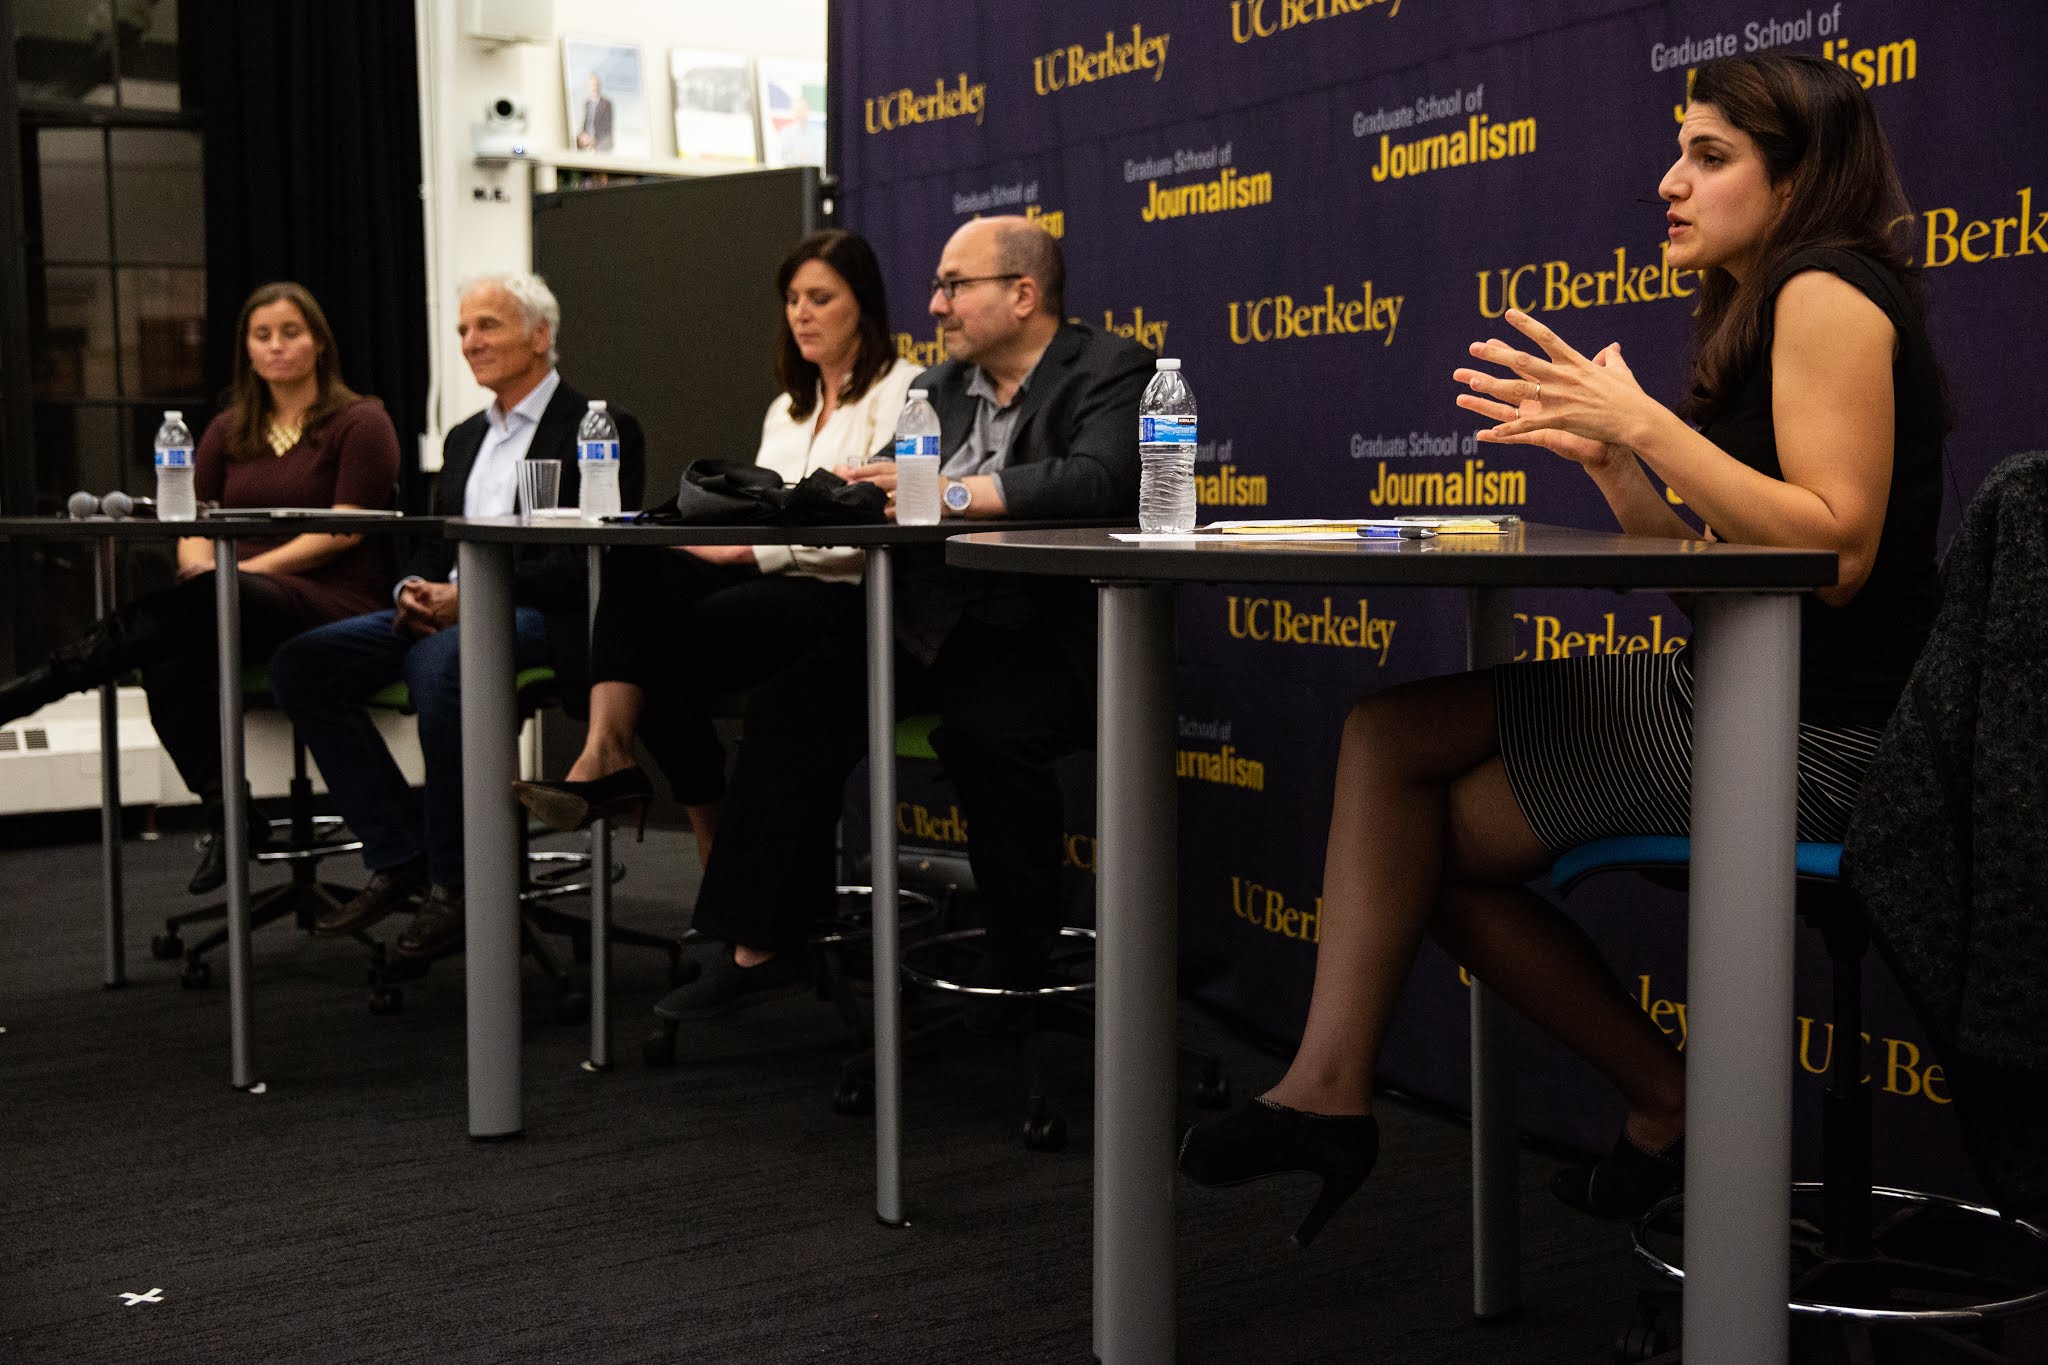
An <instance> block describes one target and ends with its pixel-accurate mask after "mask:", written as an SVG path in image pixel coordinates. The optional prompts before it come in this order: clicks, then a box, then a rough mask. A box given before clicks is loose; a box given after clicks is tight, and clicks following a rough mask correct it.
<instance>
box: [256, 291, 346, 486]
mask: <svg viewBox="0 0 2048 1365" xmlns="http://www.w3.org/2000/svg"><path fill="white" fill-rule="evenodd" d="M279 302H284V303H289V304H291V305H292V306H293V307H295V308H297V309H298V310H299V316H301V317H303V318H304V319H305V320H306V330H307V331H308V332H311V333H312V334H313V343H314V345H316V346H318V347H319V354H318V355H317V356H316V357H315V358H314V361H313V377H314V378H315V379H316V380H318V381H319V385H320V388H319V392H318V393H317V394H316V395H315V396H314V398H313V406H312V407H310V408H308V409H306V415H305V417H304V418H303V419H302V420H301V421H300V423H299V434H300V439H302V440H303V439H305V438H307V437H310V436H311V435H312V434H313V433H314V431H316V430H317V429H318V428H319V426H320V424H321V423H323V422H325V421H326V420H327V419H328V418H330V417H332V416H333V415H334V414H335V413H337V412H340V411H341V410H342V409H343V408H345V407H347V406H348V405H349V404H350V403H353V402H355V401H356V399H357V398H359V397H360V396H361V395H359V394H358V393H356V391H355V390H354V389H351V388H350V387H349V386H348V385H346V384H344V383H342V382H341V358H340V356H339V355H337V354H336V353H335V345H334V329H333V328H331V327H329V326H328V325H327V314H325V313H323V312H321V311H320V304H319V301H318V300H316V299H315V298H314V297H313V293H312V291H311V290H309V289H307V288H306V286H304V285H303V284H295V283H293V282H292V281H290V280H278V281H275V282H273V283H270V284H264V285H258V286H257V287H256V291H255V292H254V293H252V294H251V295H249V297H248V299H247V300H246V301H245V302H244V303H243V304H242V315H241V316H240V317H239V318H236V319H235V381H234V385H233V387H232V388H231V389H230V390H229V393H228V412H229V417H228V440H227V455H228V458H229V459H230V460H254V459H260V458H264V457H267V456H269V455H271V454H273V453H274V452H273V451H272V450H271V448H270V438H269V436H268V434H267V433H268V431H269V428H270V416H271V413H270V385H268V384H266V383H264V382H263V377H262V376H261V375H259V374H257V373H256V368H255V366H253V365H251V364H250V363H249V316H250V314H252V313H254V312H255V311H256V310H257V309H258V308H268V307H269V306H270V305H271V304H273V303H279Z"/></svg>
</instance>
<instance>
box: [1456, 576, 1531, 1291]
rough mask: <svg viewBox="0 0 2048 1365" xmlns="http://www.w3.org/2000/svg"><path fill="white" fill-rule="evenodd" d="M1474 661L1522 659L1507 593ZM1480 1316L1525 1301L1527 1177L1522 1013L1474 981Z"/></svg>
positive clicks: (1471, 643) (1484, 598)
mask: <svg viewBox="0 0 2048 1365" xmlns="http://www.w3.org/2000/svg"><path fill="white" fill-rule="evenodd" d="M1467 612H1468V615H1467V618H1466V632H1467V654H1466V657H1467V660H1468V662H1469V664H1470V666H1471V667H1472V668H1475V669H1477V668H1491V667H1493V666H1494V665H1495V664H1504V663H1507V662H1508V661H1509V660H1511V659H1513V658H1514V656H1515V632H1514V618H1513V616H1512V615H1510V603H1509V599H1508V594H1507V593H1506V591H1504V590H1502V589H1497V588H1475V589H1473V590H1472V591H1471V592H1470V594H1469V601H1468V603H1467ZM1471 989H1472V1002H1471V1012H1472V1312H1473V1314H1474V1316H1476V1317H1481V1318H1496V1317H1502V1316H1504V1315H1506V1314H1508V1313H1512V1312H1513V1311H1515V1309H1516V1308H1517V1307H1518V1306H1520V1303H1521V1294H1522V1287H1521V1269H1522V1268H1521V1260H1522V1225H1521V1178H1520V1170H1519V1162H1518V1154H1519V1145H1520V1144H1519V1141H1518V1132H1517V1124H1516V1118H1515V1016H1514V1012H1513V1011H1512V1010H1510V1009H1509V1008H1508V1007H1507V1005H1506V1004H1505V1003H1504V1002H1503V1001H1502V1000H1501V998H1500V997H1499V996H1497V995H1495V994H1494V993H1493V992H1492V991H1491V990H1489V989H1488V988H1487V987H1485V986H1484V985H1481V984H1480V983H1479V982H1478V981H1476V980H1475V981H1474V982H1473V983H1472V988H1471Z"/></svg>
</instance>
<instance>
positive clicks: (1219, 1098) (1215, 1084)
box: [1195, 1062, 1230, 1109]
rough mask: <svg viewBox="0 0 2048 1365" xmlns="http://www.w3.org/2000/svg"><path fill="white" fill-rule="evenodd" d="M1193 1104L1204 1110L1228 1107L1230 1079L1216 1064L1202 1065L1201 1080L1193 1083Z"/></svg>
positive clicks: (1205, 1063) (1220, 1066)
mask: <svg viewBox="0 0 2048 1365" xmlns="http://www.w3.org/2000/svg"><path fill="white" fill-rule="evenodd" d="M1195 1103H1196V1104H1198V1105H1200V1106H1201V1107H1202V1108H1204V1109H1228V1108H1229V1107H1230V1078H1229V1077H1227V1076H1225V1075H1224V1074H1223V1067H1222V1065H1221V1064H1220V1063H1218V1062H1204V1063H1202V1076H1201V1079H1200V1080H1198V1081H1196V1082H1195Z"/></svg>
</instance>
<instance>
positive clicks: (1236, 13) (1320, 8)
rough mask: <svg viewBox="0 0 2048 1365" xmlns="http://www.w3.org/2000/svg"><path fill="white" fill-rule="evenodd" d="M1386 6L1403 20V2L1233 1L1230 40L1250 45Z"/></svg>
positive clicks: (1389, 12) (1387, 0)
mask: <svg viewBox="0 0 2048 1365" xmlns="http://www.w3.org/2000/svg"><path fill="white" fill-rule="evenodd" d="M1382 6H1385V7H1386V9H1387V17H1388V18H1389V19H1393V18H1398V17H1399V16H1400V13H1401V0H1231V3H1230V40H1231V41H1232V42H1234V43H1249V42H1252V41H1254V40H1255V39H1259V38H1270V37H1272V36H1273V35H1274V34H1276V33H1285V32H1287V31H1288V30H1290V29H1298V28H1303V27H1306V26H1307V25H1309V24H1316V23H1321V22H1322V21H1323V20H1325V19H1336V18H1339V17H1341V16H1343V15H1347V14H1365V13H1367V12H1369V11H1371V10H1374V9H1378V8H1381V7H1382Z"/></svg>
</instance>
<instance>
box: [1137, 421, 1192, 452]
mask: <svg viewBox="0 0 2048 1365" xmlns="http://www.w3.org/2000/svg"><path fill="white" fill-rule="evenodd" d="M1138 440H1139V441H1141V442H1143V443H1144V444H1145V445H1148V446H1149V445H1190V446H1191V445H1193V444H1194V443H1195V419H1194V418H1192V417H1187V418H1180V417H1140V418H1139V419H1138Z"/></svg>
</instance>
